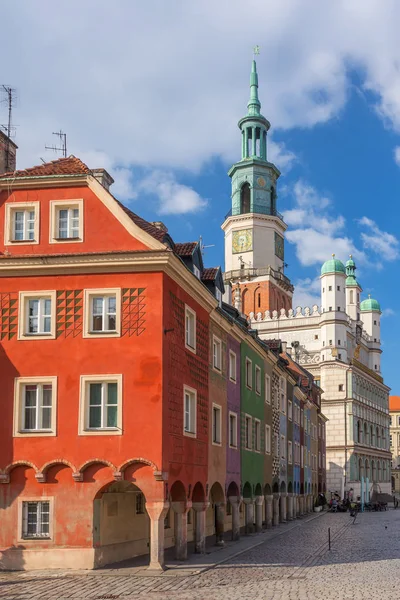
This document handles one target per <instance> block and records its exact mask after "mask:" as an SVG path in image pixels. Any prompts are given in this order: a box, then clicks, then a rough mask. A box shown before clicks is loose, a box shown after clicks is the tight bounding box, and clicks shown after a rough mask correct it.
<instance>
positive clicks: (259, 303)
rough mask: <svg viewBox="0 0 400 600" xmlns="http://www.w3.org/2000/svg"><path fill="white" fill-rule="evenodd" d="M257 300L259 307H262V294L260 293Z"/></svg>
mask: <svg viewBox="0 0 400 600" xmlns="http://www.w3.org/2000/svg"><path fill="white" fill-rule="evenodd" d="M257 302H258V308H260V306H261V294H258V299H257Z"/></svg>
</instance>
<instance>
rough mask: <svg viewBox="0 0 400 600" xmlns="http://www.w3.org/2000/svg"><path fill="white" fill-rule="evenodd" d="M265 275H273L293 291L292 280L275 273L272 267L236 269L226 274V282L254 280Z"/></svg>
mask: <svg viewBox="0 0 400 600" xmlns="http://www.w3.org/2000/svg"><path fill="white" fill-rule="evenodd" d="M263 275H271V276H272V277H274V278H275V279H277V280H280V281H282V283H284V284H285V285H287V286H288V287H289V288H290V289H293V286H292V284H291V282H290V279H289V278H288V277H286V275H284V274H283V273H281V272H280V271H275V269H273V268H272V267H263V268H259V269H257V268H255V267H247V268H243V269H234V270H233V271H226V273H224V280H225V281H230V280H231V279H253V278H254V277H261V276H263Z"/></svg>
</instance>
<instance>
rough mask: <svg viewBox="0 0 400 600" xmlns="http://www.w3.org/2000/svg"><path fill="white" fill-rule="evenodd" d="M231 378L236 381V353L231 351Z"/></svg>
mask: <svg viewBox="0 0 400 600" xmlns="http://www.w3.org/2000/svg"><path fill="white" fill-rule="evenodd" d="M229 379H230V380H231V381H234V382H235V383H236V354H235V353H234V352H232V350H230V351H229Z"/></svg>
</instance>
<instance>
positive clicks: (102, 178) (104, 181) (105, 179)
mask: <svg viewBox="0 0 400 600" xmlns="http://www.w3.org/2000/svg"><path fill="white" fill-rule="evenodd" d="M92 175H93V177H94V178H95V179H97V181H98V182H99V183H101V185H102V186H103V187H104V188H105V189H106V190H107V192H109V191H110V186H111V185H112V184H113V183H114V179H113V178H112V177H111V175H110V173H107V171H106V170H105V169H93V170H92Z"/></svg>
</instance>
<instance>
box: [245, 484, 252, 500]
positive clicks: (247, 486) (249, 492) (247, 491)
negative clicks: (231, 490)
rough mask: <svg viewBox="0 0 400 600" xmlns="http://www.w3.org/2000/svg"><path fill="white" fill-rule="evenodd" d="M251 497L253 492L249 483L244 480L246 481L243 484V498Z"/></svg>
mask: <svg viewBox="0 0 400 600" xmlns="http://www.w3.org/2000/svg"><path fill="white" fill-rule="evenodd" d="M252 497H253V492H252V489H251V485H250V483H249V482H248V481H246V483H245V484H244V486H243V498H252Z"/></svg>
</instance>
